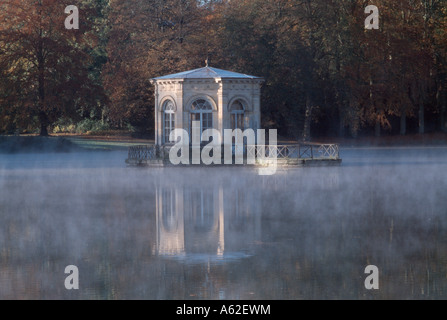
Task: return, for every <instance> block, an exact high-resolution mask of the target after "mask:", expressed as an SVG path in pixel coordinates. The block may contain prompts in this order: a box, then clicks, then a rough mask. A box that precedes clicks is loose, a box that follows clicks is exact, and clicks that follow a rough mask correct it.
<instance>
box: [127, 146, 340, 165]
mask: <svg viewBox="0 0 447 320" xmlns="http://www.w3.org/2000/svg"><path fill="white" fill-rule="evenodd" d="M169 150H170V146H156V145H140V146H132V147H129V154H128V159H129V160H133V161H150V160H163V159H166V158H167V155H169ZM223 150H224V148H222V151H223ZM234 151H235V148H233V153H234ZM243 152H244V155H246V156H247V158H255V159H259V158H277V159H284V160H288V159H306V160H307V159H310V160H338V159H340V149H339V146H338V144H318V143H300V144H293V145H273V146H271V145H246V146H244V151H243ZM222 156H223V155H222Z"/></svg>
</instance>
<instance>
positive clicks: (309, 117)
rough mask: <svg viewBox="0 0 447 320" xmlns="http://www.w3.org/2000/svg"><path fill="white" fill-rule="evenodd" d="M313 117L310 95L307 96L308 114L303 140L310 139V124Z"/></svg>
mask: <svg viewBox="0 0 447 320" xmlns="http://www.w3.org/2000/svg"><path fill="white" fill-rule="evenodd" d="M311 119H312V104H311V101H310V98H309V95H307V97H306V114H305V116H304V130H303V141H310V124H311Z"/></svg>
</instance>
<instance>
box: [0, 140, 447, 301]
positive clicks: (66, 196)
mask: <svg viewBox="0 0 447 320" xmlns="http://www.w3.org/2000/svg"><path fill="white" fill-rule="evenodd" d="M341 156H342V158H343V165H342V166H341V167H323V168H296V169H291V170H287V171H280V172H278V173H277V174H276V175H274V176H271V177H266V176H264V177H262V176H258V175H257V172H256V171H254V170H251V169H247V168H238V167H231V168H199V169H197V168H165V169H154V168H152V169H150V168H127V167H126V165H125V163H124V160H125V158H126V152H82V153H67V154H24V155H20V154H16V155H5V154H2V155H0V190H1V193H0V298H1V299H374V298H375V299H425V298H427V299H439V298H441V299H445V298H447V148H411V149H408V148H394V149H386V148H385V149H383V148H382V149H371V148H369V149H368V148H364V149H361V148H359V149H345V150H342V153H341ZM370 264H373V265H376V266H377V267H378V268H379V271H380V288H379V290H372V291H370V290H366V289H365V287H364V280H365V278H366V276H367V275H365V274H364V269H365V267H366V266H367V265H370ZM67 265H76V266H78V268H79V272H80V289H79V290H77V291H68V290H66V289H65V287H64V279H65V277H66V276H67V275H65V274H64V269H65V267H66V266H67Z"/></svg>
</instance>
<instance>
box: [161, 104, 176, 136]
mask: <svg viewBox="0 0 447 320" xmlns="http://www.w3.org/2000/svg"><path fill="white" fill-rule="evenodd" d="M174 129H175V105H174V102H172V101H171V100H166V101H165V102H164V103H163V143H170V142H173V141H170V140H169V135H170V134H171V132H172V131H173V130H174Z"/></svg>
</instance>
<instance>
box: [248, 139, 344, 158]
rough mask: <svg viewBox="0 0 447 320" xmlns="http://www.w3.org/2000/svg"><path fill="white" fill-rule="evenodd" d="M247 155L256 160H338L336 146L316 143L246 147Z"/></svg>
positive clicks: (338, 152) (338, 153) (337, 148)
mask: <svg viewBox="0 0 447 320" xmlns="http://www.w3.org/2000/svg"><path fill="white" fill-rule="evenodd" d="M247 155H248V156H249V157H253V156H255V157H256V158H277V159H311V160H324V159H328V160H338V159H339V158H340V149H339V146H338V145H337V144H318V143H312V144H311V143H306V144H294V145H277V146H270V145H268V146H247Z"/></svg>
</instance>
